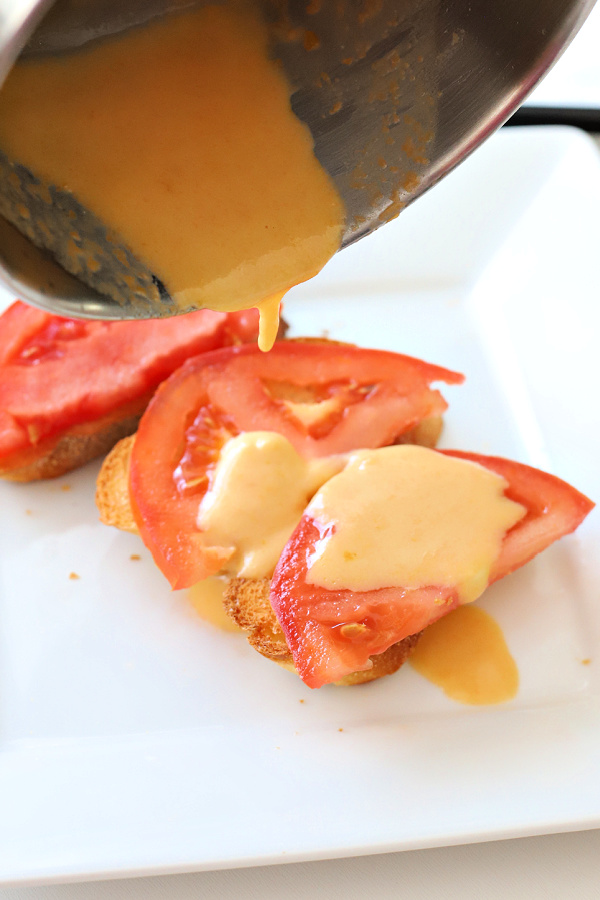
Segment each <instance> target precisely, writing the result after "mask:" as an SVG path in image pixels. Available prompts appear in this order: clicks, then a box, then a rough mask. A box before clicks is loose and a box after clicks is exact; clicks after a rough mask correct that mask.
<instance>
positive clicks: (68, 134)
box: [0, 2, 344, 349]
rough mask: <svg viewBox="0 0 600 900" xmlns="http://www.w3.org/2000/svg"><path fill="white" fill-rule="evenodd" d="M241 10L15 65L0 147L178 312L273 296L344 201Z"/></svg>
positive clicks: (172, 20) (314, 248)
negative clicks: (151, 278) (88, 217)
mask: <svg viewBox="0 0 600 900" xmlns="http://www.w3.org/2000/svg"><path fill="white" fill-rule="evenodd" d="M289 98H290V88H289V86H288V84H287V83H286V81H285V78H284V76H283V73H282V72H281V70H280V67H279V66H278V65H277V63H276V61H274V60H272V59H270V58H269V51H268V34H267V29H266V27H265V26H264V25H263V24H262V22H261V21H260V20H259V18H258V15H257V14H256V13H255V11H254V10H253V7H252V5H251V4H250V3H241V2H236V3H227V4H225V5H215V6H206V7H203V8H201V9H199V10H193V11H188V12H185V13H183V14H178V15H174V14H171V15H169V16H166V17H164V18H162V19H159V20H154V21H153V22H151V23H150V24H147V25H145V26H144V27H140V28H136V29H131V30H130V31H128V32H124V33H122V34H120V35H118V36H116V37H112V38H110V39H105V40H103V41H100V42H96V43H94V44H93V45H90V46H88V47H84V48H83V49H81V50H78V51H72V52H70V53H65V54H62V55H59V56H53V57H46V58H44V59H34V60H26V61H21V62H19V63H17V65H16V66H15V67H14V68H13V70H12V72H11V73H10V75H9V77H8V79H7V81H6V83H5V85H4V86H3V88H2V90H1V91H0V146H1V147H2V149H3V150H4V151H5V152H6V153H7V154H8V155H9V156H10V157H12V158H13V159H15V160H18V161H19V162H20V163H22V164H24V165H25V166H27V167H28V168H30V169H31V170H32V171H33V172H34V173H35V174H36V175H37V176H38V177H40V178H42V179H43V180H44V181H46V182H48V183H51V184H54V185H56V186H57V187H59V188H61V189H64V190H68V191H71V192H72V193H73V194H74V195H75V196H76V197H77V198H78V200H79V201H80V202H81V203H83V204H84V205H85V206H86V207H87V208H88V209H90V210H91V211H92V212H94V213H95V214H96V215H97V216H98V217H99V218H100V219H101V220H102V222H103V223H104V224H105V225H106V226H107V227H109V228H111V229H113V230H114V231H115V232H116V233H117V234H118V235H119V236H120V237H121V238H122V239H123V241H124V242H125V243H126V244H127V245H128V246H129V248H130V249H131V250H132V252H133V253H134V255H135V256H136V257H137V258H138V259H140V260H142V261H143V262H144V263H145V264H146V265H147V267H148V268H149V269H150V270H151V271H152V272H153V273H154V274H155V275H156V276H157V277H158V278H160V280H161V281H162V282H163V284H164V285H165V287H166V289H167V291H168V293H169V294H170V295H171V297H172V298H173V299H174V300H175V302H176V303H177V304H178V305H179V307H180V308H181V309H186V308H188V307H190V306H197V307H209V308H211V309H223V310H232V309H240V308H246V307H250V306H258V307H259V308H260V310H261V328H262V336H261V346H262V347H263V348H265V349H266V348H267V347H268V346H270V344H271V343H272V341H273V340H274V337H275V334H276V331H277V310H278V305H279V299H280V298H281V296H282V294H283V293H285V291H287V290H288V289H289V288H290V287H292V286H293V285H295V284H297V283H299V282H301V281H304V280H306V279H307V278H310V277H312V276H313V275H315V274H316V273H317V272H318V271H319V270H320V269H321V268H322V266H323V265H324V264H325V262H327V260H328V259H329V258H330V257H331V256H332V255H333V254H334V253H335V252H336V250H337V249H338V248H339V245H340V240H341V234H342V227H343V220H344V210H343V205H342V202H341V200H340V198H339V196H338V195H337V192H336V190H335V188H334V186H333V184H332V182H331V181H330V179H329V176H328V175H327V174H326V173H325V171H324V170H323V169H322V168H321V166H320V164H319V163H318V162H317V160H316V158H315V156H314V154H313V144H312V137H311V135H310V132H309V130H308V129H307V128H306V126H304V125H303V124H302V123H301V122H300V121H299V120H298V119H297V118H296V117H295V116H294V114H293V113H292V110H291V106H290V99H289Z"/></svg>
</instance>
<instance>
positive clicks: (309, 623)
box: [271, 450, 594, 687]
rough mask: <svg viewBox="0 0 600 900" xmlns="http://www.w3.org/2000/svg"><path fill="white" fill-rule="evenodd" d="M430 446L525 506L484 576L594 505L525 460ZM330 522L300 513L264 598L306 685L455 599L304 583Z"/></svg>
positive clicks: (342, 671) (432, 617)
mask: <svg viewBox="0 0 600 900" xmlns="http://www.w3.org/2000/svg"><path fill="white" fill-rule="evenodd" d="M436 452H441V453H445V454H446V455H448V456H455V457H459V458H460V459H465V460H469V461H471V462H475V463H479V465H482V466H485V467H486V468H488V469H491V470H492V471H494V472H496V473H497V474H498V475H501V476H502V477H503V478H504V479H505V480H506V481H507V482H508V487H507V488H506V490H505V494H506V496H507V497H509V498H510V499H512V500H515V501H516V502H518V503H520V504H522V505H523V506H524V507H525V508H526V510H527V513H526V515H525V516H524V518H522V519H521V520H520V521H519V522H518V523H517V524H516V525H515V526H514V527H513V528H511V529H510V530H509V531H508V532H507V533H506V535H505V537H504V540H503V543H502V549H501V551H500V555H499V556H498V559H497V560H496V562H495V564H494V566H493V568H492V571H491V574H490V581H489V583H490V584H491V583H492V582H493V581H497V580H498V579H499V578H502V577H503V576H504V575H507V574H508V573H509V572H512V571H513V570H514V569H517V568H519V566H522V565H523V564H524V563H526V562H528V561H529V560H530V559H532V558H533V557H534V556H535V555H536V554H537V553H539V552H540V551H541V550H544V549H545V548H546V547H548V546H549V545H550V544H551V543H553V542H554V541H556V540H557V539H558V538H560V537H563V535H565V534H569V533H570V532H572V531H574V530H575V529H576V528H577V526H578V525H579V524H580V523H581V522H582V521H583V519H584V518H585V517H586V515H587V514H588V513H589V512H590V510H591V509H592V508H593V506H594V504H593V503H592V502H591V501H590V500H588V498H587V497H585V496H584V495H583V494H580V493H579V491H576V490H575V488H573V487H571V486H570V485H568V484H567V483H566V482H564V481H561V480H560V479H559V478H556V477H554V476H553V475H548V474H546V473H545V472H540V471H539V470H538V469H533V468H531V467H530V466H525V465H521V464H520V463H516V462H511V461H510V460H507V459H501V458H499V457H493V456H481V455H479V454H476V453H463V452H461V451H456V450H444V451H436ZM334 527H335V524H332V525H330V526H328V529H327V530H326V529H325V528H324V526H323V525H322V524H320V523H318V522H317V521H316V520H315V519H312V518H311V517H310V516H309V515H305V516H303V518H302V520H301V521H300V524H299V525H298V527H297V529H296V531H295V532H294V534H293V535H292V537H291V538H290V540H289V542H288V543H287V545H286V547H285V549H284V551H283V553H282V555H281V557H280V559H279V563H278V565H277V568H276V569H275V573H274V575H273V580H272V582H271V604H272V606H273V609H274V611H275V614H276V616H277V618H278V620H279V624H280V625H281V627H282V629H283V632H284V634H285V637H286V640H287V643H288V646H289V647H290V650H291V652H292V656H293V659H294V664H295V666H296V669H297V670H298V672H299V674H300V676H301V677H302V679H303V680H304V681H305V682H306V684H308V685H309V687H320V686H321V685H323V684H327V683H330V682H334V681H338V680H339V679H340V678H343V677H344V676H345V675H348V674H349V673H350V672H358V671H362V670H365V669H368V668H370V663H369V657H370V656H372V655H375V654H378V653H383V652H384V651H385V650H387V649H388V647H391V646H392V644H395V643H396V642H397V641H401V640H402V639H403V638H405V637H408V636H409V635H411V634H416V633H418V632H419V631H422V630H423V628H426V627H427V625H430V624H431V623H432V622H435V621H436V619H439V618H441V616H443V615H445V614H446V613H448V612H450V611H451V610H452V609H454V608H455V607H456V606H457V605H458V602H459V601H458V596H457V593H456V591H455V590H453V589H452V588H448V587H440V586H436V585H427V586H424V587H422V588H419V589H418V590H408V589H402V588H397V587H395V588H392V587H390V588H383V589H380V590H374V591H368V592H364V593H353V592H351V591H347V590H339V591H329V590H326V589H325V588H321V587H318V586H316V585H314V584H308V583H307V580H306V579H307V573H308V569H309V567H310V560H311V558H312V556H313V554H314V552H315V550H316V548H317V546H318V544H319V542H320V541H322V540H323V539H325V538H326V537H327V535H328V534H330V533H331V528H334ZM349 626H350V627H349ZM357 626H358V627H357Z"/></svg>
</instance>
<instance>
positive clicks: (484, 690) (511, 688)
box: [410, 606, 519, 705]
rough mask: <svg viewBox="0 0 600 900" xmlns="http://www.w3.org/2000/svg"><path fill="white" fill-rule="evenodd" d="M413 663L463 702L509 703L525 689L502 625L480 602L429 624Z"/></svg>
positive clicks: (449, 695)
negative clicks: (520, 685) (521, 684)
mask: <svg viewBox="0 0 600 900" xmlns="http://www.w3.org/2000/svg"><path fill="white" fill-rule="evenodd" d="M410 664H411V665H412V666H413V668H414V669H416V670H417V672H419V674H420V675H423V677H424V678H427V680H428V681H431V682H433V684H435V685H437V686H438V687H440V688H441V689H442V690H443V691H444V693H445V694H446V695H447V696H448V697H450V698H451V699H452V700H456V701H458V702H459V703H469V704H473V705H484V704H485V705H487V704H492V703H505V702H506V701H507V700H512V698H513V697H514V696H515V695H516V693H517V691H518V688H519V672H518V669H517V665H516V663H515V661H514V659H513V657H512V655H511V653H510V650H509V649H508V646H507V644H506V641H505V639H504V635H503V634H502V629H501V628H500V626H499V625H498V623H497V622H496V621H495V620H494V619H493V618H492V616H490V615H489V613H487V612H486V611H485V610H483V609H480V608H479V607H477V606H459V607H458V609H455V610H454V611H453V612H451V613H449V614H448V615H447V616H444V617H443V618H441V619H438V621H437V622H434V623H433V625H429V627H428V628H426V629H425V632H424V633H423V635H422V636H421V639H420V640H419V643H418V644H417V646H416V649H415V651H414V653H413V655H412V656H411V658H410Z"/></svg>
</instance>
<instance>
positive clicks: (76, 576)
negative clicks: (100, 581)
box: [69, 572, 81, 581]
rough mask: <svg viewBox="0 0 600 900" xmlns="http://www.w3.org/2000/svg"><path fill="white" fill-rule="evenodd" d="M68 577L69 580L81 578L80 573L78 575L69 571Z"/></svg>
mask: <svg viewBox="0 0 600 900" xmlns="http://www.w3.org/2000/svg"><path fill="white" fill-rule="evenodd" d="M69 578H70V579H71V581H78V580H79V579H80V578H81V575H78V574H77V572H69Z"/></svg>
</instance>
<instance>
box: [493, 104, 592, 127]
mask: <svg viewBox="0 0 600 900" xmlns="http://www.w3.org/2000/svg"><path fill="white" fill-rule="evenodd" d="M507 125H571V126H572V127H573V128H581V129H582V130H583V131H594V132H600V109H591V108H577V107H561V106H523V107H521V109H518V110H517V111H516V113H514V115H512V116H511V117H510V119H509V120H508V122H506V123H505V127H506V126H507Z"/></svg>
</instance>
